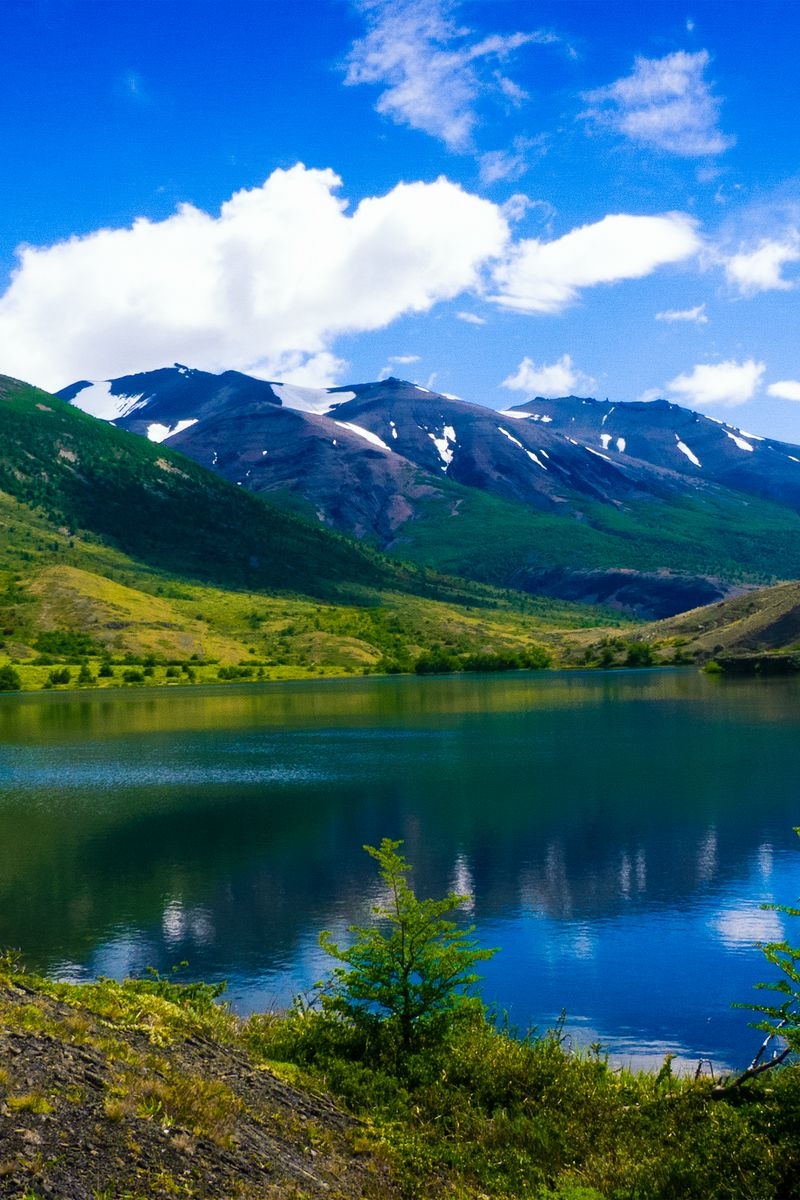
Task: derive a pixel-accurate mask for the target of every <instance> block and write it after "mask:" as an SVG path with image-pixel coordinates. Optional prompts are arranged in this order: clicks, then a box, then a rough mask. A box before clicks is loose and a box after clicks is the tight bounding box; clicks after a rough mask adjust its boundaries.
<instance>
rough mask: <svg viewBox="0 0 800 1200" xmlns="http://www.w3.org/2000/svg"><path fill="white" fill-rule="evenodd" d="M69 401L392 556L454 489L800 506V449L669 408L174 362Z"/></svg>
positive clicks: (572, 504) (617, 501)
mask: <svg viewBox="0 0 800 1200" xmlns="http://www.w3.org/2000/svg"><path fill="white" fill-rule="evenodd" d="M59 395H60V396H61V397H62V398H63V399H65V400H67V401H69V402H71V403H73V404H76V405H78V406H79V407H81V408H86V409H87V411H90V412H95V414H96V415H101V416H104V417H105V418H106V419H110V420H113V422H114V423H115V424H117V425H120V426H122V427H123V428H125V429H128V430H130V431H131V432H134V433H139V434H142V435H144V436H149V437H151V438H152V439H154V440H163V439H165V438H169V444H170V447H172V448H174V449H176V450H180V451H182V452H183V453H184V454H186V455H188V456H189V457H190V458H194V459H195V460H197V461H198V462H200V463H202V464H203V465H204V466H206V467H209V468H211V469H212V470H215V471H217V472H219V473H220V474H222V475H223V476H224V477H225V478H226V479H228V480H229V481H230V482H232V483H235V484H237V485H239V486H241V487H244V488H247V489H248V490H250V491H254V492H263V493H269V494H270V498H271V499H273V500H282V501H283V502H285V503H287V504H289V505H291V506H293V507H295V508H296V509H299V510H300V511H301V512H304V513H305V514H306V515H307V516H309V517H310V518H312V519H315V520H319V521H322V522H324V523H326V524H328V525H330V526H331V527H333V528H335V529H338V530H340V531H342V532H345V533H348V534H351V535H354V536H356V537H358V538H366V539H368V540H370V541H372V542H373V543H375V544H376V545H378V546H380V547H383V548H390V547H392V546H394V545H396V544H397V543H398V541H399V540H402V537H403V528H404V527H405V526H407V525H408V526H409V528H411V526H410V525H409V523H410V522H413V521H414V520H415V518H417V517H418V516H419V515H420V514H421V513H422V512H423V511H426V507H427V510H429V509H430V503H431V500H432V499H436V500H438V501H444V502H443V503H440V504H439V510H440V511H441V512H442V514H443V519H444V518H445V517H446V516H447V514H448V513H450V512H452V511H454V505H456V506H457V501H455V500H454V498H453V497H454V491H453V489H451V488H450V483H451V482H455V483H457V484H460V485H462V486H463V487H467V488H475V489H479V490H480V491H482V492H486V493H490V494H492V495H494V496H497V497H500V498H502V499H503V500H506V501H510V502H512V503H514V504H517V505H524V506H526V507H527V508H529V509H533V510H536V511H537V512H540V513H544V514H549V515H551V516H552V515H558V516H563V517H567V518H573V519H574V518H578V519H579V520H581V519H583V508H584V507H585V506H586V504H587V503H588V502H591V503H593V504H598V503H599V504H601V505H607V506H613V507H615V508H617V509H623V510H624V509H625V508H626V506H627V505H630V504H632V503H635V502H639V501H646V502H650V503H655V504H659V503H661V502H667V503H677V504H680V503H682V502H683V501H684V499H686V498H689V499H694V500H703V498H705V497H711V498H713V497H714V496H716V495H718V494H719V492H720V489H724V490H725V493H726V495H727V494H729V493H738V499H737V502H738V503H739V504H742V503H744V504H746V500H747V496H748V495H749V496H751V497H759V498H762V499H767V500H772V501H775V502H777V503H778V504H780V505H782V506H784V507H788V508H790V509H792V510H794V511H800V448H798V447H794V446H790V445H787V444H785V443H782V442H777V441H773V440H770V439H767V438H757V437H753V436H751V435H749V434H745V433H742V432H741V431H739V430H738V429H735V428H733V427H732V426H728V425H723V424H720V423H719V422H717V421H713V420H711V419H709V418H707V417H704V416H702V415H701V414H699V413H694V412H690V411H688V410H687V409H683V408H680V407H679V406H678V405H675V404H670V403H668V402H667V401H665V400H657V401H654V402H651V403H643V402H634V403H616V404H615V403H611V402H610V401H607V400H606V401H598V400H593V399H588V398H582V397H578V396H567V397H563V398H561V399H557V400H546V399H535V400H531V401H528V402H527V403H525V404H522V405H519V406H518V407H515V408H512V409H509V410H505V411H502V412H498V411H496V410H495V409H491V408H486V407H483V406H481V405H477V404H469V403H466V402H465V401H462V400H458V399H454V398H452V397H447V396H443V395H440V394H438V393H436V392H430V391H428V390H426V389H424V388H421V387H418V386H416V385H414V384H411V383H407V382H404V381H402V380H398V379H386V380H382V381H379V382H375V383H367V384H355V385H353V386H350V387H344V388H333V389H327V390H324V389H319V390H316V391H315V390H312V389H304V388H297V387H293V386H291V385H285V384H278V383H267V382H265V381H263V380H259V379H254V378H251V377H249V376H246V375H242V374H240V373H239V372H236V371H226V372H225V373H224V374H221V375H211V374H208V373H207V372H203V371H196V370H193V369H191V368H188V367H182V366H179V365H176V366H175V367H172V368H166V369H163V370H159V371H152V372H147V373H144V374H141V375H132V376H126V377H124V378H120V379H116V380H111V381H107V382H106V383H104V384H102V385H92V384H88V383H86V381H82V382H81V383H76V384H73V385H72V386H71V387H69V388H65V389H64V390H63V391H62V392H61V393H59ZM446 536H447V535H446V533H445V532H444V531H443V537H446ZM568 575H569V581H568V579H567V576H568ZM590 576H591V577H590ZM508 582H509V583H511V582H512V581H511V580H510V579H509V581H508ZM516 586H520V587H525V588H526V589H528V590H534V589H540V590H544V591H547V589H548V588H549V589H554V590H551V591H550V592H549V594H552V595H557V596H561V597H563V598H576V599H578V598H581V599H586V598H590V597H594V598H596V599H603V600H604V602H607V603H613V604H615V605H618V606H619V607H621V608H624V609H625V610H627V611H631V612H641V613H642V614H643V615H648V616H652V615H667V613H670V612H676V611H680V608H679V607H675V606H680V605H683V606H685V607H691V606H693V605H695V604H699V603H705V602H708V601H709V600H713V599H715V598H717V597H718V596H719V595H722V594H724V585H718V583H716V582H714V581H709V580H703V579H702V578H698V577H696V576H692V577H681V576H679V575H673V576H667V575H662V574H660V573H653V574H651V575H647V576H643V575H638V576H636V579H635V580H634V579H633V578H632V577H631V575H629V574H625V573H622V572H613V571H612V572H600V573H587V572H578V573H577V574H576V573H575V572H563V573H561V574H559V573H558V572H555V573H553V572H551V573H550V575H549V576H548V575H542V574H541V572H539V573H538V574H534V573H533V572H527V573H526V572H525V570H524V569H522V568H520V570H519V571H518V574H517V577H516Z"/></svg>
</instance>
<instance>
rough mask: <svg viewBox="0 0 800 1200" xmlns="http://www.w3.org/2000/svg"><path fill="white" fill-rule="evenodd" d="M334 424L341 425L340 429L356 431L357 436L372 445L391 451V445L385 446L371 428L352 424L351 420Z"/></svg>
mask: <svg viewBox="0 0 800 1200" xmlns="http://www.w3.org/2000/svg"><path fill="white" fill-rule="evenodd" d="M336 424H337V425H341V427H342V429H349V430H350V432H351V433H357V434H358V436H359V437H362V438H365V439H366V441H368V442H372V445H373V446H378V447H379V448H380V449H381V450H388V451H389V453H391V451H392V448H391V446H387V445H386V442H385V441H384V440H383V438H379V437H378V435H377V433H373V432H372V430H371V429H364V427H363V426H362V425H354V424H353V423H352V422H351V421H337V422H336Z"/></svg>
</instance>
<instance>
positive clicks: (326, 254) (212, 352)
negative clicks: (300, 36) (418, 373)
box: [0, 164, 509, 388]
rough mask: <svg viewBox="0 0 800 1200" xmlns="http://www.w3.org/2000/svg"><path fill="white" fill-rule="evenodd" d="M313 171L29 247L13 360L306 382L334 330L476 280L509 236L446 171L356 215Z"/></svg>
mask: <svg viewBox="0 0 800 1200" xmlns="http://www.w3.org/2000/svg"><path fill="white" fill-rule="evenodd" d="M340 186H341V181H340V180H339V179H338V178H337V176H336V175H335V174H334V173H333V172H332V171H330V170H308V169H306V168H305V167H304V166H302V165H301V164H298V165H297V166H295V167H293V168H292V169H291V170H288V171H275V172H274V173H273V174H272V175H271V176H270V177H269V179H267V181H266V182H265V183H264V185H263V186H262V187H260V188H253V189H250V190H243V191H240V192H237V193H236V194H235V195H234V196H232V197H231V199H230V200H228V201H227V202H226V203H225V204H223V206H222V208H221V210H220V213H219V215H218V216H212V215H210V214H208V213H206V212H202V211H201V210H199V209H197V208H194V207H192V206H191V205H182V206H181V207H180V208H179V209H178V211H177V212H176V213H175V214H174V215H173V216H171V217H170V218H168V219H167V220H165V221H160V222H151V221H148V220H145V219H143V218H142V219H139V220H137V221H135V222H134V224H133V225H132V226H131V227H129V228H124V229H101V230H98V231H97V232H95V233H92V234H89V235H87V236H85V237H74V238H71V239H70V240H69V241H66V242H59V243H56V244H55V245H52V246H49V247H40V248H35V247H23V248H21V249H20V250H19V252H18V257H19V266H18V267H17V269H16V271H15V272H14V275H13V277H12V282H11V285H10V286H9V288H8V290H7V291H6V292H5V294H4V295H3V296H2V297H0V344H2V346H3V347H4V358H3V369H4V370H5V371H7V372H9V373H12V374H14V375H17V376H19V377H20V378H23V379H28V380H30V381H31V382H34V383H38V384H40V385H41V386H43V387H51V388H55V387H62V386H64V385H65V384H67V383H69V382H71V381H72V380H74V379H80V378H94V379H103V378H111V377H112V376H114V375H120V374H124V373H127V372H130V371H139V370H148V369H151V368H154V367H158V366H162V365H163V364H164V363H165V362H174V361H175V360H176V359H177V360H179V361H182V362H187V363H190V364H192V365H193V366H197V367H201V368H204V369H208V370H219V369H222V368H227V367H233V368H238V369H239V370H245V371H253V372H254V373H258V374H261V375H264V376H267V377H270V378H273V379H275V378H278V379H280V378H281V377H283V378H289V377H291V378H292V379H293V380H294V381H295V382H300V381H301V379H302V381H303V382H310V381H311V379H312V378H313V379H316V378H317V377H319V376H321V375H325V374H326V373H330V372H331V371H335V370H336V363H337V360H335V359H334V358H333V357H332V355H331V353H330V352H331V347H332V342H333V339H334V338H335V336H336V335H337V334H338V333H344V332H358V331H365V330H371V329H379V328H382V327H384V326H386V325H388V324H389V323H390V322H391V321H392V320H394V319H395V318H396V317H398V316H399V315H400V314H402V313H408V312H424V311H426V310H428V309H429V308H431V307H432V306H433V305H434V304H435V303H437V301H440V300H445V299H450V298H452V297H454V296H457V295H458V294H460V293H462V292H464V291H467V290H469V289H471V288H474V287H476V286H477V285H478V281H479V277H480V272H481V269H482V267H483V266H484V264H485V263H486V262H487V261H489V260H491V259H493V258H495V257H496V256H498V255H499V254H501V252H503V251H504V249H505V245H506V242H507V239H508V236H509V230H508V224H507V222H506V219H505V217H504V215H503V213H502V211H501V210H500V209H499V208H498V207H497V206H496V205H493V204H491V203H490V202H488V201H486V200H482V199H480V198H479V197H477V196H474V195H470V194H468V193H467V192H464V191H463V190H462V189H461V188H460V187H458V186H456V185H455V184H452V183H449V182H448V181H447V180H445V179H439V180H438V181H436V182H435V183H431V184H424V183H410V184H400V185H398V186H396V187H395V188H393V189H392V191H390V192H388V193H387V194H386V195H384V196H379V197H371V198H368V199H365V200H363V201H362V202H361V203H360V204H359V205H358V206H357V208H355V210H354V211H353V212H348V211H346V210H347V204H346V202H345V201H343V200H342V199H340V198H339V197H338V196H337V195H336V194H335V193H336V191H337V189H339V187H340Z"/></svg>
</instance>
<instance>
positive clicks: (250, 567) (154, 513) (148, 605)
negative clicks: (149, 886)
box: [0, 379, 626, 689]
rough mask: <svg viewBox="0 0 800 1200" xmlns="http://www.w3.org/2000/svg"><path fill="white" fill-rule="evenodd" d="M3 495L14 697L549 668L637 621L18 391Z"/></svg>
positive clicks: (6, 394) (3, 420) (3, 609)
mask: <svg viewBox="0 0 800 1200" xmlns="http://www.w3.org/2000/svg"><path fill="white" fill-rule="evenodd" d="M0 489H2V490H0V668H7V671H6V673H5V674H4V675H3V676H2V677H0V683H2V682H3V680H5V683H6V685H7V687H8V688H9V689H11V688H14V687H16V684H17V681H19V682H20V684H21V686H22V687H23V688H26V689H28V688H42V687H50V688H63V687H74V686H80V687H90V686H91V687H106V686H118V685H120V684H124V685H134V684H139V685H148V686H149V685H153V684H170V685H178V684H183V683H188V682H216V681H219V680H248V679H280V678H288V677H291V678H303V677H307V676H317V675H320V674H348V673H358V674H361V673H369V672H373V671H377V672H394V671H413V670H414V669H415V667H416V665H417V663H418V662H420V660H421V669H422V670H425V669H427V668H429V667H430V665H431V664H434V665H436V664H437V663H438V667H437V669H447V670H452V669H484V670H485V669H509V668H513V667H517V666H519V667H526V666H531V665H536V666H541V665H545V664H546V663H547V662H548V661H550V660H551V658H552V659H553V660H556V661H557V660H558V659H559V658H560V657H561V650H560V646H561V644H562V641H564V635H565V634H566V635H568V634H569V631H571V630H576V629H579V628H581V627H585V626H588V627H594V628H596V627H598V626H606V627H607V626H618V625H620V624H625V623H626V622H625V621H624V619H622V618H619V617H616V616H615V615H614V614H612V613H611V612H610V611H608V610H603V609H600V608H591V607H589V606H581V605H570V604H566V603H562V602H559V601H551V600H546V599H538V598H533V597H526V596H523V595H521V594H518V593H514V592H509V591H498V590H496V589H493V588H491V587H486V586H482V585H480V584H474V583H469V582H465V581H463V580H458V579H452V578H447V577H445V576H442V575H439V574H436V573H434V572H432V571H430V570H428V569H427V568H409V567H404V566H402V565H400V564H397V563H395V562H393V561H392V560H390V559H388V558H385V557H382V556H380V555H377V554H374V553H372V552H371V551H369V550H365V549H364V548H362V547H359V546H357V545H355V544H354V543H351V542H349V541H348V540H347V539H346V538H343V537H339V536H338V535H335V534H332V533H330V532H329V531H327V530H324V529H320V528H319V527H316V526H312V525H311V524H309V523H307V522H304V521H302V520H299V519H297V518H296V517H293V516H291V515H290V514H287V513H284V512H281V511H280V510H278V509H276V508H273V507H271V506H270V505H268V504H266V503H264V502H262V501H261V500H259V499H257V498H255V497H253V496H251V495H249V494H247V493H246V492H243V491H242V490H241V489H236V488H234V487H232V486H230V485H229V484H227V483H225V481H224V480H222V479H220V478H219V477H217V476H215V475H213V474H211V473H209V472H206V471H204V470H203V469H202V468H201V467H199V466H197V465H196V464H195V463H193V462H190V461H189V460H188V459H184V458H182V457H181V456H180V455H176V454H173V453H171V452H170V451H168V450H167V449H166V448H165V447H162V446H158V445H153V444H151V443H149V442H147V441H146V440H144V439H141V438H137V437H134V436H133V435H128V434H125V433H123V432H121V431H120V430H117V429H114V428H113V427H111V426H109V425H107V424H106V423H105V422H102V421H97V420H95V419H93V418H91V417H88V416H86V415H85V414H83V413H81V412H80V411H78V410H77V409H74V408H72V407H70V406H68V405H65V404H63V403H62V402H60V401H58V400H56V399H55V398H53V397H51V396H48V395H47V394H46V393H43V392H40V391H38V390H37V389H35V388H31V387H28V386H27V385H25V384H21V383H17V382H15V381H13V380H7V379H6V380H2V379H0ZM81 639H83V640H82V641H81ZM568 640H569V638H568V637H567V641H568ZM565 644H566V643H565Z"/></svg>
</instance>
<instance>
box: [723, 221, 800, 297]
mask: <svg viewBox="0 0 800 1200" xmlns="http://www.w3.org/2000/svg"><path fill="white" fill-rule="evenodd" d="M798 261H800V234H798V232H797V230H791V231H789V232H788V233H787V234H786V236H785V237H783V238H780V239H775V238H762V240H761V241H760V242H759V243H758V245H757V246H756V247H755V249H753V250H740V251H739V253H738V254H733V255H730V256H729V257H727V258H725V259H723V263H724V267H725V275H726V277H727V279H728V282H729V283H731V284H733V286H734V287H736V288H738V290H739V291H740V292H741V294H742V295H743V296H752V295H755V293H756V292H767V291H773V290H779V291H788V290H789V289H790V288H792V287H794V284H793V283H792V282H790V281H789V280H788V279H784V278H783V274H782V272H783V268H784V267H785V266H786V265H787V264H788V263H793V262H798Z"/></svg>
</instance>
